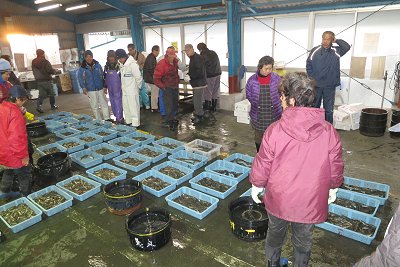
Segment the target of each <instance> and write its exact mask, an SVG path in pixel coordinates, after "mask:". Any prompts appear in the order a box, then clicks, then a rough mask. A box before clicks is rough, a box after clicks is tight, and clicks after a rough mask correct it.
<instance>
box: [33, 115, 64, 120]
mask: <svg viewBox="0 0 400 267" xmlns="http://www.w3.org/2000/svg"><path fill="white" fill-rule="evenodd" d="M59 119H60V117H57V116H56V115H54V114H49V115H44V116H40V117H38V120H39V121H49V120H53V121H58V120H59Z"/></svg>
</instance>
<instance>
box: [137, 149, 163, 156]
mask: <svg viewBox="0 0 400 267" xmlns="http://www.w3.org/2000/svg"><path fill="white" fill-rule="evenodd" d="M135 152H136V153H139V154H141V155H143V156H146V157H149V158H155V157H158V156H160V155H161V152H157V151H154V150H151V149H149V148H142V149H139V150H136V151H135Z"/></svg>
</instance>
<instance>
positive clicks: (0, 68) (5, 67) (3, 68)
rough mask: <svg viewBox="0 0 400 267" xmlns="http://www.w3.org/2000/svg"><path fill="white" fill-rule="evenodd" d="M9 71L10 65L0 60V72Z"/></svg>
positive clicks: (2, 59)
mask: <svg viewBox="0 0 400 267" xmlns="http://www.w3.org/2000/svg"><path fill="white" fill-rule="evenodd" d="M6 71H11V64H10V62H8V61H7V60H5V59H4V58H0V72H6Z"/></svg>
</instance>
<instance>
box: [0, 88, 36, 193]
mask: <svg viewBox="0 0 400 267" xmlns="http://www.w3.org/2000/svg"><path fill="white" fill-rule="evenodd" d="M27 100H28V94H27V92H26V90H25V89H24V88H23V87H22V86H19V85H14V86H13V87H11V89H10V90H9V91H8V98H7V99H6V100H5V101H3V102H2V103H1V104H0V143H1V144H2V145H1V146H0V166H1V167H3V168H5V170H4V173H3V179H2V180H1V184H0V199H2V198H7V197H10V196H11V195H12V192H11V187H12V184H13V180H14V176H16V177H18V180H19V184H20V191H21V193H22V194H23V195H24V196H27V195H28V194H29V193H30V191H31V167H30V165H29V153H28V135H27V133H26V126H25V119H24V117H23V115H22V112H21V107H22V106H23V105H24V104H25V102H26V101H27Z"/></svg>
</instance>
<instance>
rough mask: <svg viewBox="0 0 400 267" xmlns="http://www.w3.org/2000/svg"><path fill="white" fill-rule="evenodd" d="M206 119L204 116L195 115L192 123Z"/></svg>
mask: <svg viewBox="0 0 400 267" xmlns="http://www.w3.org/2000/svg"><path fill="white" fill-rule="evenodd" d="M203 120H204V118H203V116H197V115H196V116H195V117H194V119H193V120H192V123H193V124H194V125H196V124H199V123H201V122H202V121H203Z"/></svg>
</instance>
